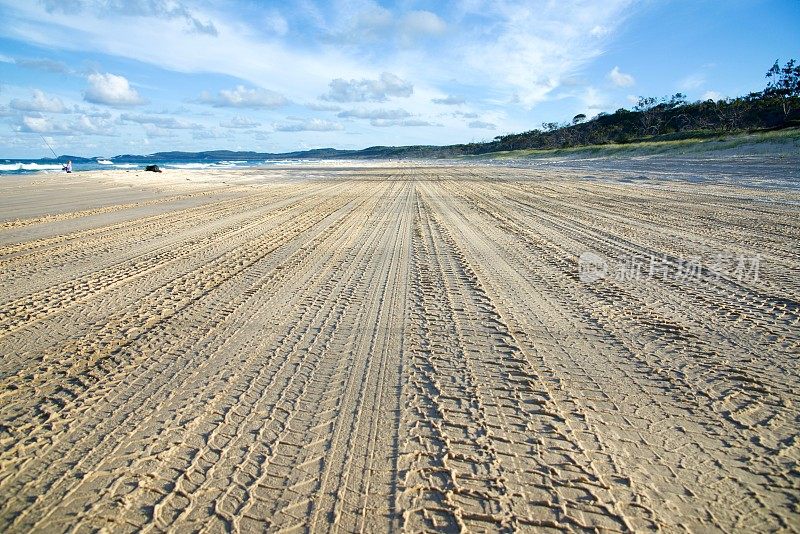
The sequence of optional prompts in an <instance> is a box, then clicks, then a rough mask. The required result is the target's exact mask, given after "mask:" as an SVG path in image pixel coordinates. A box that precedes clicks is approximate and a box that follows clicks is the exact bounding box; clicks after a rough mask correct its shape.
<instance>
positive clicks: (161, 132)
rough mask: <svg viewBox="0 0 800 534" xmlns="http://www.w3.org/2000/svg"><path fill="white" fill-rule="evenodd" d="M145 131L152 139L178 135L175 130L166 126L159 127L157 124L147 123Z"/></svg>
mask: <svg viewBox="0 0 800 534" xmlns="http://www.w3.org/2000/svg"><path fill="white" fill-rule="evenodd" d="M144 133H145V135H147V137H148V138H150V139H155V138H157V137H161V138H171V137H178V136H177V135H176V134H175V132H174V131H172V130H168V129H165V128H159V127H158V126H155V125H153V124H145V125H144Z"/></svg>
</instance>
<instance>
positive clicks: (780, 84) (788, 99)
mask: <svg viewBox="0 0 800 534" xmlns="http://www.w3.org/2000/svg"><path fill="white" fill-rule="evenodd" d="M766 77H767V79H768V80H769V82H768V83H767V88H766V89H764V96H767V97H772V98H775V99H778V100H779V101H780V103H781V107H782V108H783V116H784V118H788V116H789V114H790V113H791V112H792V110H794V109H796V107H797V104H798V100H800V64H798V63H795V60H794V59H790V60H789V61H787V62H786V65H785V66H784V67H783V68H781V66H780V64H779V63H778V60H775V64H774V65H772V68H771V69H769V70H768V71H767V76H766Z"/></svg>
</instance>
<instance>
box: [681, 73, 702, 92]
mask: <svg viewBox="0 0 800 534" xmlns="http://www.w3.org/2000/svg"><path fill="white" fill-rule="evenodd" d="M704 83H706V77H705V76H704V75H702V74H690V75H689V76H687V77H685V78H684V79H682V80H681V81H679V82H678V87H680V88H681V89H682V90H684V91H691V90H692V89H699V88H700V87H702V86H703V84H704Z"/></svg>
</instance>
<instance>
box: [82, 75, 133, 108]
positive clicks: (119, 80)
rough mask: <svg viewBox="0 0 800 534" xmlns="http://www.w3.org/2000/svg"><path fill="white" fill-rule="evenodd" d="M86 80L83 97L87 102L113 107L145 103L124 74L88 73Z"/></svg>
mask: <svg viewBox="0 0 800 534" xmlns="http://www.w3.org/2000/svg"><path fill="white" fill-rule="evenodd" d="M88 81H89V87H87V88H86V90H85V91H84V93H83V99H84V100H86V101H87V102H92V103H93V104H105V105H107V106H114V107H127V106H138V105H141V104H144V103H145V100H144V99H143V98H142V97H141V96H139V93H137V92H136V89H134V88H132V87H131V85H130V82H128V80H127V78H125V77H124V76H118V75H116V74H110V73H106V74H99V73H96V74H90V75H89V78H88Z"/></svg>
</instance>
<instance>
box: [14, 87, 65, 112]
mask: <svg viewBox="0 0 800 534" xmlns="http://www.w3.org/2000/svg"><path fill="white" fill-rule="evenodd" d="M9 106H10V107H11V108H12V109H16V110H19V111H39V112H49V113H64V112H66V111H67V108H66V106H64V102H62V101H61V99H60V98H58V97H56V96H54V97H48V96H47V95H46V94H44V92H43V91H41V90H39V89H34V90H33V98H32V99H31V100H20V99H18V98H15V99H13V100H12V101H11V102H10V103H9Z"/></svg>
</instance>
